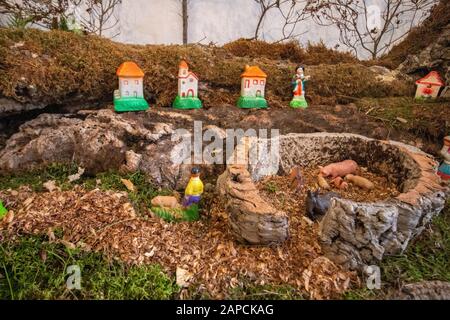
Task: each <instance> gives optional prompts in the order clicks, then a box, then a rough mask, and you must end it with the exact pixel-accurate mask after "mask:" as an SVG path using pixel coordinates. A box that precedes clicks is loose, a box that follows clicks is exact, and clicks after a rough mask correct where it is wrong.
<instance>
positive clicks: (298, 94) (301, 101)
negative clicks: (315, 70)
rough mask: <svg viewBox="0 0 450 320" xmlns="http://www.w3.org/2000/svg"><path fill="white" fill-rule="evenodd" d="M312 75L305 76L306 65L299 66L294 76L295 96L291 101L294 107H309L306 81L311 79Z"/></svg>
mask: <svg viewBox="0 0 450 320" xmlns="http://www.w3.org/2000/svg"><path fill="white" fill-rule="evenodd" d="M309 79H310V76H305V67H303V66H298V67H297V69H296V70H295V75H294V77H293V78H292V92H293V94H294V97H293V98H292V101H291V103H290V106H291V107H292V108H307V107H308V102H306V99H305V83H306V82H307V81H309Z"/></svg>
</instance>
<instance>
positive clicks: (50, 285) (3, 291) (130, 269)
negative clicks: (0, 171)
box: [0, 236, 178, 300]
mask: <svg viewBox="0 0 450 320" xmlns="http://www.w3.org/2000/svg"><path fill="white" fill-rule="evenodd" d="M71 265H76V266H79V268H80V271H81V273H80V275H81V289H80V290H76V289H72V290H69V289H68V288H67V285H66V282H67V281H68V280H69V279H68V278H69V276H70V275H71V273H70V272H69V273H68V272H67V271H68V267H69V266H71ZM177 292H178V287H177V286H176V284H175V282H174V279H172V278H171V277H169V276H168V275H166V274H165V273H164V272H163V271H162V269H161V267H160V266H158V265H144V266H127V265H124V264H123V263H120V262H116V261H114V262H111V261H107V260H105V259H104V257H103V256H102V255H101V254H99V253H92V252H89V253H87V252H81V251H79V250H71V249H68V248H66V247H65V246H64V245H62V244H58V243H49V242H46V241H45V239H44V238H43V237H37V236H23V237H21V238H20V240H16V241H7V242H1V243H0V300H5V299H17V300H21V299H114V300H122V299H170V298H173V297H174V295H175V294H176V293H177Z"/></svg>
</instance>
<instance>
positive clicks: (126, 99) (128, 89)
mask: <svg viewBox="0 0 450 320" xmlns="http://www.w3.org/2000/svg"><path fill="white" fill-rule="evenodd" d="M117 76H118V77H119V90H116V91H114V110H115V111H116V112H127V111H145V110H147V109H148V108H149V106H148V103H147V101H146V100H145V99H144V72H143V71H142V70H141V68H139V67H138V65H137V64H136V63H134V62H131V61H127V62H124V63H122V64H121V65H120V67H119V69H117Z"/></svg>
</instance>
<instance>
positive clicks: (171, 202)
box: [151, 167, 203, 221]
mask: <svg viewBox="0 0 450 320" xmlns="http://www.w3.org/2000/svg"><path fill="white" fill-rule="evenodd" d="M202 194H203V182H202V180H201V179H200V169H199V168H197V167H194V168H192V170H191V176H190V179H189V182H188V184H187V186H186V189H185V191H184V197H183V200H182V203H181V204H180V199H179V196H178V194H176V195H174V196H156V197H154V198H153V199H152V200H151V204H152V207H151V212H152V213H153V214H155V215H156V216H158V217H160V218H162V219H164V220H166V221H196V220H198V219H199V208H198V204H199V202H200V200H201V196H202Z"/></svg>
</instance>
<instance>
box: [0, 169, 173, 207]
mask: <svg viewBox="0 0 450 320" xmlns="http://www.w3.org/2000/svg"><path fill="white" fill-rule="evenodd" d="M77 171H78V168H77V166H76V165H75V164H72V165H63V164H52V165H49V166H48V167H46V168H43V169H36V170H32V171H28V172H21V173H17V174H11V175H3V176H0V190H6V189H17V188H18V187H20V186H22V185H28V186H30V187H31V189H32V190H33V191H36V192H42V191H44V190H45V188H44V187H43V184H44V183H45V182H47V181H49V180H54V181H55V182H56V185H57V186H58V187H60V188H61V190H63V191H64V190H70V189H72V188H73V187H74V186H75V184H79V185H81V186H83V187H84V188H86V189H87V190H92V189H95V188H99V189H101V190H103V191H107V190H114V191H125V192H127V193H128V197H129V199H130V201H131V203H132V204H133V206H134V207H135V209H136V210H137V212H138V213H143V212H147V209H148V208H150V204H151V203H150V202H151V199H152V198H153V197H155V196H157V195H169V194H171V193H172V191H170V190H160V189H158V188H157V187H155V186H154V185H153V184H152V183H150V182H148V181H147V178H146V177H145V175H144V174H143V173H142V172H135V173H128V174H121V173H119V172H117V171H109V172H103V173H99V174H96V175H95V176H82V177H81V179H80V180H77V181H75V182H73V183H70V182H69V181H68V177H69V175H72V174H75V173H77ZM121 179H127V180H130V181H131V182H132V183H133V184H134V186H135V187H136V191H135V192H132V191H130V190H128V189H127V188H126V186H125V185H124V184H123V183H122V181H121Z"/></svg>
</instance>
